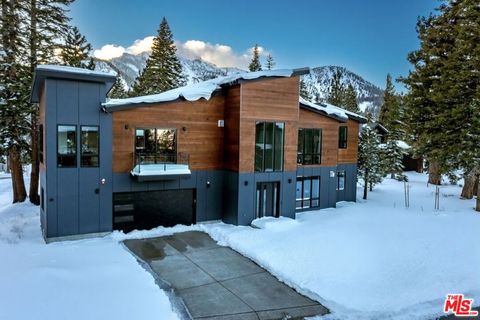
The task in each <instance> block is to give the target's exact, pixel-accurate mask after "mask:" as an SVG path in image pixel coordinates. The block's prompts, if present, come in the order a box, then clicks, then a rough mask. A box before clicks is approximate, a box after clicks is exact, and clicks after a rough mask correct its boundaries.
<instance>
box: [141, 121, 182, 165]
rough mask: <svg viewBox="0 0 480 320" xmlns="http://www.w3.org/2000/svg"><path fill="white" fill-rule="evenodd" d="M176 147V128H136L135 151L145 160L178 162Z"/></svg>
mask: <svg viewBox="0 0 480 320" xmlns="http://www.w3.org/2000/svg"><path fill="white" fill-rule="evenodd" d="M176 148H177V146H176V130H175V129H159V128H142V129H136V130H135V152H136V154H137V156H139V157H141V158H142V161H144V162H152V163H157V162H176V154H177V151H176Z"/></svg>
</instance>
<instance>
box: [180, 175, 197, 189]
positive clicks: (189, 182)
mask: <svg viewBox="0 0 480 320" xmlns="http://www.w3.org/2000/svg"><path fill="white" fill-rule="evenodd" d="M196 186H197V171H192V174H191V175H190V177H189V178H188V179H180V189H193V188H196Z"/></svg>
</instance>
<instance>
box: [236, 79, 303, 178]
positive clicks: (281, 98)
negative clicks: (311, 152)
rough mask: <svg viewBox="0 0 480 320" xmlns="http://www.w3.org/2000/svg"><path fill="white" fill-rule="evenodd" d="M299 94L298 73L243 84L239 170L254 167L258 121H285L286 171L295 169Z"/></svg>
mask: <svg viewBox="0 0 480 320" xmlns="http://www.w3.org/2000/svg"><path fill="white" fill-rule="evenodd" d="M298 94H299V79H298V77H292V78H275V79H266V80H262V81H251V82H244V83H242V84H241V105H240V149H239V150H240V164H239V171H240V172H253V171H254V160H255V123H256V121H278V122H285V147H284V171H294V170H296V168H297V161H296V159H297V135H298V132H297V127H298V112H299V107H298Z"/></svg>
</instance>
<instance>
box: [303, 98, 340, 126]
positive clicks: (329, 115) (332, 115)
mask: <svg viewBox="0 0 480 320" xmlns="http://www.w3.org/2000/svg"><path fill="white" fill-rule="evenodd" d="M299 106H300V108H303V109H305V110H308V111H312V112H315V113H318V114H321V115H322V116H325V117H327V118H331V119H334V120H337V121H338V122H343V123H345V122H347V121H348V119H345V118H342V117H339V116H337V115H335V114H330V113H327V112H326V111H323V110H319V109H316V108H313V107H311V106H309V105H307V104H305V103H302V102H299Z"/></svg>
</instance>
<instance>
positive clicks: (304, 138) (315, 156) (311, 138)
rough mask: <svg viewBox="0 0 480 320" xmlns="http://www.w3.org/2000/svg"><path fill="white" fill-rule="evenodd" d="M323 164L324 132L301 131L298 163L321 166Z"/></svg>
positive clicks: (299, 132)
mask: <svg viewBox="0 0 480 320" xmlns="http://www.w3.org/2000/svg"><path fill="white" fill-rule="evenodd" d="M321 162H322V130H321V129H299V130H298V147H297V163H298V164H320V163H321Z"/></svg>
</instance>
